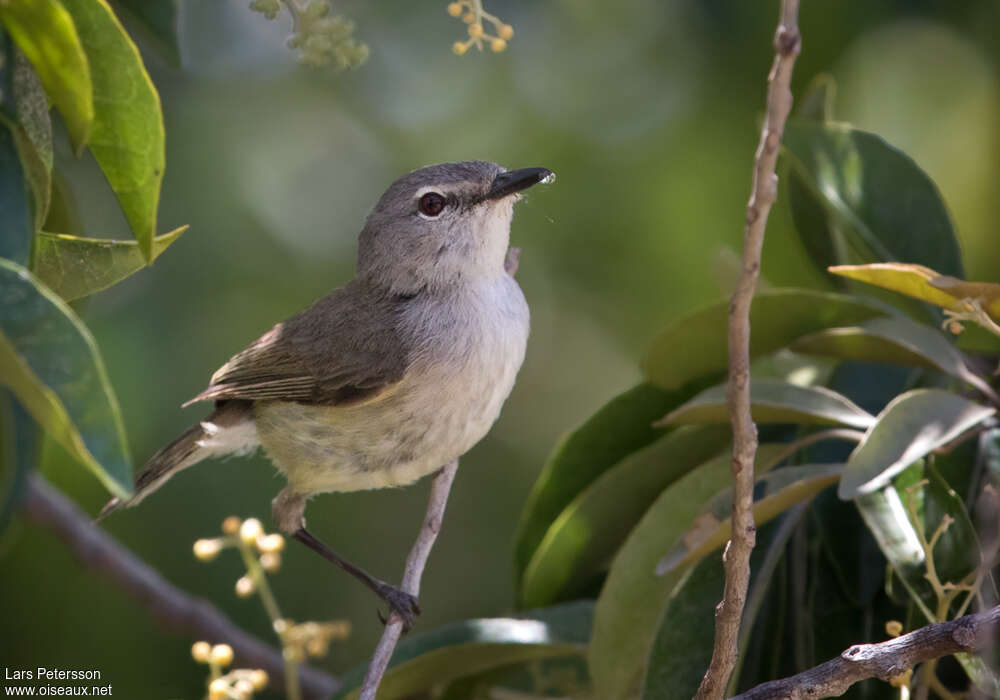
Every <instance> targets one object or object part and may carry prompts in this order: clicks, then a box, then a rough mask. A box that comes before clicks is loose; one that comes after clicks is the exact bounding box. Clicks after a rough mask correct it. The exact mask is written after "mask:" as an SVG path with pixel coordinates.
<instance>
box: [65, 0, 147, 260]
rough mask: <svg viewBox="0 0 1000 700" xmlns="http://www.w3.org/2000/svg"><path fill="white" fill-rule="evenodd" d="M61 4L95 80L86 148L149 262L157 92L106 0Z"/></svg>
mask: <svg viewBox="0 0 1000 700" xmlns="http://www.w3.org/2000/svg"><path fill="white" fill-rule="evenodd" d="M64 4H65V6H66V9H67V10H69V12H70V14H71V15H72V16H73V20H74V22H75V23H76V29H77V32H78V33H79V35H80V39H81V40H82V42H83V47H84V50H85V51H86V53H87V60H88V61H89V62H90V71H91V77H92V79H93V83H94V129H93V133H92V134H91V136H90V151H91V153H93V154H94V158H95V159H96V160H97V163H98V165H100V166H101V170H103V171H104V176H105V177H106V178H107V179H108V183H109V184H110V185H111V189H112V190H114V192H115V196H116V197H118V203H119V204H120V205H121V208H122V211H123V212H124V213H125V218H126V219H127V220H128V223H129V226H130V227H131V228H132V233H133V235H134V236H135V239H136V240H137V241H138V242H139V250H140V251H142V255H143V258H144V259H145V260H146V262H147V263H148V262H151V261H152V259H153V237H154V235H155V234H156V210H157V206H158V204H159V201H160V182H161V181H162V179H163V168H164V163H165V156H164V133H163V114H162V113H161V111H160V96H159V94H158V93H157V92H156V88H155V87H154V86H153V82H152V80H150V78H149V74H148V73H147V72H146V67H145V66H144V65H143V63H142V58H141V57H140V56H139V50H138V49H137V48H136V47H135V44H133V43H132V40H131V39H130V38H129V36H128V34H126V33H125V30H124V29H123V28H122V25H121V23H120V22H119V21H118V18H117V17H115V14H114V12H112V11H111V8H110V7H109V6H108V3H107V2H106V0H64Z"/></svg>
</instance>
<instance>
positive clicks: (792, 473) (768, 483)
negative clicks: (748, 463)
mask: <svg viewBox="0 0 1000 700" xmlns="http://www.w3.org/2000/svg"><path fill="white" fill-rule="evenodd" d="M843 470H844V465H843V464H804V465H798V466H792V467H783V468H781V469H777V470H775V471H773V472H769V473H767V474H764V475H763V476H761V477H760V478H758V479H757V481H756V482H755V483H754V494H753V497H754V504H753V515H754V522H755V523H757V525H758V526H759V525H762V524H764V523H766V522H768V521H769V520H771V519H772V518H774V517H776V516H778V515H780V514H781V513H784V512H785V511H786V510H788V509H789V508H791V507H792V506H794V505H796V504H798V503H801V502H802V501H804V500H807V499H809V498H812V497H813V496H815V495H816V494H817V493H819V492H820V491H822V490H823V489H825V488H826V487H827V486H830V485H831V484H834V483H836V481H837V479H839V478H840V474H841V472H842V471H843ZM732 507H733V492H732V487H731V486H727V487H726V488H725V489H723V490H722V491H720V492H719V493H717V494H715V496H713V497H712V498H711V499H710V500H709V501H708V502H707V503H706V504H705V507H704V508H703V510H702V512H701V514H699V515H698V517H697V519H696V520H695V522H694V524H693V525H692V527H691V528H690V529H689V530H687V531H686V532H685V533H684V534H683V535H681V536H680V537H679V538H678V539H677V541H676V542H675V543H674V545H673V546H672V547H671V548H670V550H669V551H668V552H667V554H666V555H665V556H664V557H663V558H662V559H661V560H660V561H659V563H658V564H657V565H656V573H657V575H659V576H662V575H665V574H669V573H670V572H672V571H674V570H678V569H681V570H683V569H684V568H686V567H687V566H689V565H690V564H693V563H694V562H696V561H698V560H699V559H701V558H702V557H704V556H706V555H708V554H709V553H711V552H712V551H714V550H716V549H718V548H719V547H721V546H722V545H724V544H725V543H726V542H727V541H728V540H729V536H730V534H731V533H732V519H731V518H730V516H731V515H732Z"/></svg>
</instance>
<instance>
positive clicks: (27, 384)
mask: <svg viewBox="0 0 1000 700" xmlns="http://www.w3.org/2000/svg"><path fill="white" fill-rule="evenodd" d="M0 384H4V385H6V386H7V387H9V388H10V389H11V390H12V391H13V392H14V393H15V394H16V395H17V398H18V400H19V401H20V402H21V404H22V405H23V406H24V407H25V409H27V411H28V413H29V414H31V417H32V418H34V419H35V421H36V422H37V423H39V424H40V425H41V426H42V427H43V428H45V430H46V432H48V433H49V434H51V435H52V437H53V438H54V439H55V440H56V441H58V442H59V444H60V445H62V446H63V448H64V449H66V450H67V451H68V452H69V453H70V454H71V455H73V456H74V457H75V458H76V459H77V460H78V461H79V462H80V463H81V464H83V465H84V466H85V467H87V468H88V469H89V470H90V471H92V472H93V473H94V475H95V476H96V477H97V478H98V479H99V480H100V481H101V482H102V483H103V484H104V485H105V486H106V487H107V488H108V490H109V491H111V492H112V493H113V494H115V495H116V496H127V495H128V494H129V491H130V489H131V483H132V478H131V473H132V467H131V464H130V461H129V457H128V448H127V446H126V442H125V430H124V427H123V425H122V419H121V413H120V411H119V409H118V401H117V399H116V398H115V394H114V391H113V390H112V388H111V383H110V382H109V380H108V376H107V372H106V371H105V369H104V362H103V361H102V360H101V355H100V352H99V351H98V349H97V345H96V343H95V342H94V338H93V336H91V334H90V331H88V330H87V327H86V326H84V325H83V322H82V321H80V319H79V318H77V316H76V314H75V313H73V310H72V309H70V308H69V306H67V305H66V303H65V302H64V301H62V300H61V299H60V298H59V297H57V296H56V295H55V294H54V293H53V292H52V290H50V289H48V288H47V287H46V286H45V285H43V284H42V283H41V282H39V281H38V280H37V279H36V278H35V277H34V276H33V275H32V274H31V273H30V272H28V270H27V269H25V268H23V267H21V266H20V265H18V264H17V263H14V262H11V261H9V260H5V259H2V258H0Z"/></svg>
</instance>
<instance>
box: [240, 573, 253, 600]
mask: <svg viewBox="0 0 1000 700" xmlns="http://www.w3.org/2000/svg"><path fill="white" fill-rule="evenodd" d="M255 590H257V586H256V585H254V582H253V579H252V578H250V577H249V576H244V577H242V578H241V579H240V580H239V581H237V582H236V595H237V596H239V597H240V598H249V597H250V596H252V595H253V592H254V591H255Z"/></svg>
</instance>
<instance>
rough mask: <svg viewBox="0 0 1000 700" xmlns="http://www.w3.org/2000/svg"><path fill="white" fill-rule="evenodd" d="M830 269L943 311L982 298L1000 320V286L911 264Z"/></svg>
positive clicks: (846, 266) (834, 267) (852, 266)
mask: <svg viewBox="0 0 1000 700" xmlns="http://www.w3.org/2000/svg"><path fill="white" fill-rule="evenodd" d="M828 269H829V270H830V272H832V273H833V274H835V275H841V276H842V277H848V278H850V279H853V280H858V281H860V282H867V283H868V284H873V285H875V286H876V287H882V288H883V289H889V290H892V291H894V292H899V293H900V294H905V295H906V296H910V297H913V298H915V299H920V300H921V301H926V302H927V303H928V304H934V306H940V307H941V308H944V309H951V310H960V309H961V308H962V305H961V303H960V302H961V300H962V299H966V298H970V297H971V298H973V299H982V300H983V301H984V302H985V303H984V304H983V308H984V309H985V310H986V311H987V313H989V314H990V316H992V317H993V318H995V319H998V320H1000V284H993V283H990V282H965V281H963V280H960V279H957V278H955V277H951V276H949V275H942V274H939V273H938V272H936V271H935V270H932V269H931V268H929V267H924V266H923V265H913V264H910V263H873V264H871V265H835V266H833V267H830V268H828Z"/></svg>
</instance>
